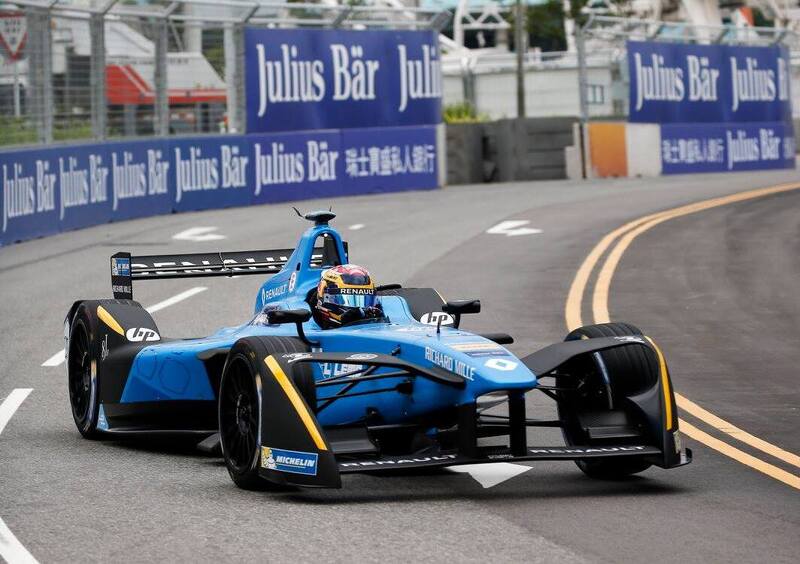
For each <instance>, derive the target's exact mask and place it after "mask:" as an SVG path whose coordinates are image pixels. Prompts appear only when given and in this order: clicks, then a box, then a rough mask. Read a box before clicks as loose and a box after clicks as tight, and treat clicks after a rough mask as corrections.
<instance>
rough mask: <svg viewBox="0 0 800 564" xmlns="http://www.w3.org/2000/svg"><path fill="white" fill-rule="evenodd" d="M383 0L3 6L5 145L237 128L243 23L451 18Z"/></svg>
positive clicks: (383, 23) (413, 25)
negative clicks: (373, 1) (376, 1)
mask: <svg viewBox="0 0 800 564" xmlns="http://www.w3.org/2000/svg"><path fill="white" fill-rule="evenodd" d="M383 1H385V2H386V4H384V5H369V6H366V5H365V6H358V5H353V6H350V5H343V6H342V5H329V4H324V3H323V4H311V3H301V2H274V1H273V2H268V1H260V0H259V1H253V0H249V1H248V0H224V1H221V0H170V1H166V0H155V1H149V2H147V3H137V2H133V1H131V0H14V1H13V2H2V1H0V145H23V144H35V143H53V142H58V141H66V140H78V139H95V140H102V139H110V138H116V137H134V136H152V135H159V136H166V135H181V134H202V133H237V132H238V133H241V132H243V130H244V127H243V124H244V122H245V115H244V90H245V87H244V72H243V65H244V45H243V30H244V27H245V26H246V25H255V26H265V27H283V28H285V27H328V28H351V29H366V28H387V27H389V28H397V29H422V28H432V29H440V28H441V27H442V26H443V25H445V24H446V23H447V21H448V20H449V18H450V14H449V13H448V12H441V11H438V10H425V9H420V8H408V7H403V6H398V5H397V3H396V2H394V1H393V0H383Z"/></svg>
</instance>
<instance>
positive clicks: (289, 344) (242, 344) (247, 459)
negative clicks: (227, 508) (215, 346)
mask: <svg viewBox="0 0 800 564" xmlns="http://www.w3.org/2000/svg"><path fill="white" fill-rule="evenodd" d="M309 350H310V349H309V348H308V346H307V345H306V344H305V343H303V342H302V341H301V340H300V339H297V338H293V337H246V338H244V339H240V340H238V341H237V342H236V343H235V344H234V346H233V347H232V348H231V350H230V352H229V353H228V359H227V361H226V362H225V369H224V370H223V373H222V380H221V381H220V388H219V436H220V444H221V446H222V455H223V458H224V459H225V466H226V467H227V469H228V474H230V477H231V479H232V480H233V482H234V483H235V484H236V485H237V486H238V487H240V488H242V489H245V490H269V489H273V490H275V489H283V488H282V487H280V486H277V485H275V484H272V483H271V482H268V481H267V480H264V479H263V478H261V477H260V476H259V474H258V470H259V465H260V456H261V397H260V393H261V389H262V384H261V382H262V381H263V379H265V378H273V375H272V373H271V371H270V370H269V368H268V367H267V365H266V364H265V363H264V359H265V358H266V357H267V356H269V355H271V354H281V353H302V352H308V351H309ZM290 377H291V378H292V380H293V383H294V385H295V387H296V388H297V389H298V391H299V392H300V394H301V395H302V396H303V399H304V400H305V401H306V403H307V404H308V405H309V406H310V407H311V408H312V409H314V407H315V406H316V404H317V401H316V400H317V394H316V385H315V383H314V376H313V373H312V371H311V367H310V366H308V365H307V364H305V363H299V364H298V366H297V367H296V368H295V369H294V370H293V371H292V374H291V375H290Z"/></svg>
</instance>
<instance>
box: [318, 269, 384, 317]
mask: <svg viewBox="0 0 800 564" xmlns="http://www.w3.org/2000/svg"><path fill="white" fill-rule="evenodd" d="M316 298H317V299H316V304H314V307H313V308H312V311H313V313H314V320H315V321H316V322H317V325H319V326H320V327H322V328H323V329H334V328H336V327H342V326H343V325H347V324H349V323H353V322H355V321H363V320H365V319H376V318H381V317H383V308H381V306H380V304H379V303H378V301H377V296H376V295H375V283H374V282H373V281H372V277H371V276H370V275H369V272H368V271H367V269H366V268H363V267H361V266H356V265H355V264H344V265H341V266H334V267H333V268H329V269H327V270H325V271H324V272H323V273H322V278H321V279H320V281H319V285H318V286H317V295H316Z"/></svg>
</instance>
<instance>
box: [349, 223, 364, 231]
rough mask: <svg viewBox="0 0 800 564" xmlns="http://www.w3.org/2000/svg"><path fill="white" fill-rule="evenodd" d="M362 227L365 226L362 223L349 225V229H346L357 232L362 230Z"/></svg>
mask: <svg viewBox="0 0 800 564" xmlns="http://www.w3.org/2000/svg"><path fill="white" fill-rule="evenodd" d="M364 227H365V226H364V224H363V223H354V224H353V225H351V226H350V227H348V229H349V230H350V231H358V230H359V229H364Z"/></svg>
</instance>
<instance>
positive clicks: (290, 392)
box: [264, 355, 328, 450]
mask: <svg viewBox="0 0 800 564" xmlns="http://www.w3.org/2000/svg"><path fill="white" fill-rule="evenodd" d="M264 362H265V363H266V364H267V368H269V369H270V371H271V372H272V375H273V376H275V379H276V380H277V381H278V384H280V385H281V388H283V391H284V393H285V394H286V396H287V397H288V398H289V401H290V402H292V405H293V406H294V409H295V411H297V415H299V416H300V420H301V421H302V422H303V424H304V425H305V426H306V429H307V430H308V434H309V435H311V438H312V439H313V441H314V444H315V445H317V448H318V449H319V450H328V447H327V446H325V441H324V440H323V438H322V435H320V432H319V429H317V425H316V423H315V422H314V418H313V417H311V414H310V413H309V412H308V409H307V408H306V404H305V402H304V401H303V398H301V397H300V394H298V393H297V390H295V388H294V385H293V384H292V383H291V382H290V381H289V378H288V377H287V376H286V373H285V372H284V371H283V369H282V368H281V366H280V364H278V361H277V360H275V359H274V358H273V357H272V356H271V355H270V356H268V357H267V358H265V359H264Z"/></svg>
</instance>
